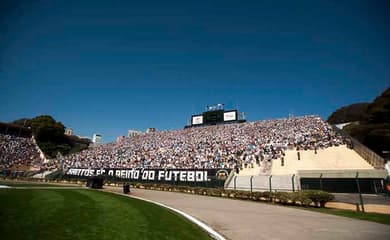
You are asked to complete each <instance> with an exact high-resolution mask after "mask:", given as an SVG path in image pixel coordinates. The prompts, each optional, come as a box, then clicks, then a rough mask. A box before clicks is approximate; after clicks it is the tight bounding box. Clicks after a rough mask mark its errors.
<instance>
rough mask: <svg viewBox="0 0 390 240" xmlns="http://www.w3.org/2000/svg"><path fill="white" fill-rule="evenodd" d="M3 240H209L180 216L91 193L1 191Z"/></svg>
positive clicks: (0, 225) (108, 195)
mask: <svg viewBox="0 0 390 240" xmlns="http://www.w3.org/2000/svg"><path fill="white" fill-rule="evenodd" d="M0 219H1V221H0V233H1V238H3V239H42V240H45V239H50V240H52V239H58V240H61V239H72V240H73V239H96V240H97V239H110V240H112V239H115V240H120V239H137V240H138V239H210V238H209V237H208V236H207V234H205V233H204V232H202V231H201V230H199V229H198V228H197V227H196V226H194V225H192V224H191V223H190V222H188V221H187V220H185V219H183V218H182V217H179V216H177V215H176V214H174V213H172V212H170V211H168V210H166V209H163V208H161V207H159V206H155V205H153V204H150V203H146V202H143V201H140V200H136V199H130V198H127V197H123V196H117V195H113V194H110V193H104V192H98V191H92V190H69V189H56V190H53V189H50V190H49V189H42V190H37V189H34V190H25V189H1V190H0Z"/></svg>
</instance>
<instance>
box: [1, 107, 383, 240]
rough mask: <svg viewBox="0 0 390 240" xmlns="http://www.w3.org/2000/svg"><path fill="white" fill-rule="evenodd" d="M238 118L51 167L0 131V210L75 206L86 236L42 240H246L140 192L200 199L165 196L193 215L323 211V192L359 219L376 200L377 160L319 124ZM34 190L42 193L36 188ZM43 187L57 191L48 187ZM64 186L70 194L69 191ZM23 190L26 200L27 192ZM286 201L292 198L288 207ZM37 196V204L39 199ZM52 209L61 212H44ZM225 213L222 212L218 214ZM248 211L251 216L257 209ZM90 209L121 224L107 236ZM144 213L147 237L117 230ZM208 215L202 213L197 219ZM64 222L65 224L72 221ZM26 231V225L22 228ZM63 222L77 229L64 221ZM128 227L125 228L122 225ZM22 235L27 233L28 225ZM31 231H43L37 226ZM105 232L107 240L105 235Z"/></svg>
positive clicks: (226, 114) (24, 137)
mask: <svg viewBox="0 0 390 240" xmlns="http://www.w3.org/2000/svg"><path fill="white" fill-rule="evenodd" d="M239 115H240V113H239V112H238V110H237V109H235V110H227V111H226V110H224V108H223V105H222V104H218V105H215V106H211V107H210V106H207V108H206V110H205V111H204V112H203V113H201V114H195V115H192V116H191V124H190V125H187V126H185V127H184V128H183V129H179V130H170V131H156V132H150V133H145V134H141V135H135V136H131V137H128V138H125V139H121V141H118V142H113V143H108V144H102V145H99V146H93V147H90V148H88V149H85V150H83V151H81V152H78V153H73V154H68V155H65V156H62V155H61V154H59V155H58V157H57V158H55V159H47V158H45V154H43V153H42V150H41V149H40V148H39V146H38V145H37V144H36V140H35V138H34V135H32V134H31V132H29V131H28V129H25V128H21V127H16V126H14V125H10V124H2V128H1V135H0V136H1V142H0V144H1V145H0V146H1V149H2V151H1V169H2V172H1V173H2V176H3V177H4V179H5V180H10V179H14V180H15V179H16V180H19V181H18V182H7V181H6V182H3V187H4V188H5V187H7V188H6V189H3V190H0V193H1V194H2V199H3V208H4V207H5V208H9V209H13V208H15V207H16V205H15V206H13V204H10V202H13V201H14V200H17V199H20V198H27V199H31V200H30V201H32V202H36V201H42V202H44V203H45V204H46V202H47V201H49V202H47V204H49V205H50V204H52V205H53V204H54V205H53V206H52V207H51V208H52V209H53V211H54V213H55V214H58V215H61V214H60V213H59V212H58V211H68V210H69V208H73V207H75V206H79V207H75V209H74V211H82V212H83V216H84V215H85V217H84V218H85V219H84V220H80V221H81V222H82V221H85V222H86V223H88V224H92V225H93V226H94V229H95V230H93V231H92V230H91V229H89V228H88V227H87V226H85V225H84V224H81V223H80V224H81V226H80V228H81V229H84V230H79V231H78V233H77V234H76V232H72V231H76V230H75V229H74V228H76V229H78V227H72V229H71V233H68V232H67V231H66V228H63V226H58V227H56V229H55V230H52V231H47V230H45V229H41V230H39V231H42V234H43V236H45V237H46V238H48V237H52V235H53V234H62V235H63V239H70V238H72V239H73V236H74V235H76V236H79V238H81V239H84V238H86V236H84V235H83V234H87V233H88V232H90V231H92V234H95V235H92V236H95V237H91V238H90V239H95V238H99V237H97V236H98V235H99V234H108V235H104V236H107V237H110V238H112V237H113V238H118V239H142V238H145V239H157V238H158V239H161V238H163V239H165V238H166V239H171V238H173V239H208V238H209V237H211V238H213V239H242V238H245V237H250V236H252V234H253V230H251V231H249V232H244V234H242V233H241V235H240V234H238V235H235V234H237V233H234V232H233V233H231V232H226V231H225V232H224V231H222V233H219V232H218V230H219V231H220V232H221V229H223V228H221V227H216V225H215V224H216V223H214V224H211V226H209V225H208V224H207V223H210V222H211V223H213V221H214V220H212V221H210V219H209V217H205V216H204V215H203V216H202V215H200V217H199V215H196V214H199V213H197V211H199V209H197V210H195V211H193V209H192V210H191V209H189V211H190V213H192V214H194V212H195V216H198V218H200V219H197V218H196V217H194V216H191V214H189V213H186V212H185V211H183V210H178V209H176V208H175V205H176V204H177V203H176V204H175V201H177V200H173V199H171V197H172V196H165V195H164V194H162V195H161V193H159V194H154V193H150V192H148V190H140V189H149V190H155V191H156V190H157V191H156V192H161V191H168V192H167V193H172V192H176V193H177V192H179V193H185V195H188V194H190V195H206V196H209V197H208V198H211V199H204V198H203V199H202V198H201V199H195V200H194V199H191V198H189V199H187V200H186V198H188V197H189V196H179V195H178V196H175V198H180V199H181V200H182V201H184V202H185V203H187V204H188V203H191V204H192V205H193V206H195V208H197V206H198V208H199V206H202V205H203V204H206V206H202V207H201V208H203V209H209V208H208V207H207V206H208V205H213V204H217V206H218V205H219V203H217V201H216V200H214V199H212V197H215V196H217V197H222V198H235V199H237V198H238V199H246V200H248V199H250V200H255V201H265V202H273V203H278V204H287V205H298V206H306V207H315V206H317V207H318V206H321V207H325V204H326V203H327V202H328V201H331V200H332V199H333V198H334V196H331V195H329V194H328V195H327V193H326V192H331V193H334V194H336V193H344V194H346V193H349V194H351V196H353V195H354V194H358V195H356V196H359V195H360V201H357V200H356V199H355V200H353V201H355V202H353V204H355V203H356V206H357V210H359V211H363V212H364V211H365V210H364V207H365V206H364V202H363V199H362V194H375V195H381V194H386V190H387V189H386V184H387V182H386V177H387V175H388V173H387V172H386V170H385V169H384V160H383V159H382V158H381V157H380V156H378V155H377V154H375V153H374V152H372V151H371V150H369V149H368V148H367V147H365V146H363V145H362V144H361V143H359V142H358V141H356V140H355V139H353V138H352V137H350V136H349V135H348V134H347V133H345V132H344V131H342V130H340V129H338V128H337V127H335V126H331V125H329V124H328V123H326V122H324V121H323V120H322V119H321V118H320V117H318V116H302V117H291V116H290V117H287V118H281V119H270V120H261V121H254V122H248V121H246V120H245V118H239V117H238V116H239ZM42 180H43V181H45V182H46V183H42ZM20 181H22V182H20ZM23 181H27V182H23ZM37 181H38V182H37ZM39 182H41V183H39ZM50 182H51V183H57V184H58V183H61V184H60V185H51V184H50ZM72 183H73V184H76V185H69V184H72ZM77 184H78V185H77ZM83 186H88V187H89V188H91V189H102V188H103V191H104V192H112V193H116V194H121V195H125V196H130V199H129V200H127V199H126V198H124V197H123V196H116V195H114V196H109V194H108V193H102V192H101V193H99V192H96V191H91V190H86V189H83V188H84V187H83ZM8 187H11V188H8ZM13 188H14V189H13ZM29 188H31V189H35V190H27V189H29ZM22 189H24V190H22ZM28 191H31V193H28ZM139 191H141V192H139ZM142 191H146V192H142ZM310 191H312V192H311V194H312V195H310V196H309V195H307V194H308V193H309V192H310ZM313 191H317V192H313ZM305 192H306V195H307V196H308V197H307V198H304V197H303V196H305V195H304V194H302V193H305ZM293 194H295V195H294V196H295V197H292V196H293ZM316 194H317V195H318V196H317V198H318V199H316V196H315V195H316ZM35 195H36V196H35ZM57 195H58V196H61V197H60V198H61V199H65V200H66V201H68V202H69V203H68V204H69V205H63V204H61V203H60V202H57V201H59V199H57V198H58V196H57ZM42 196H45V197H44V198H43V199H40V198H42ZM56 196H57V197H56ZM45 198H47V199H45ZM78 198H81V199H82V200H81V202H77V201H78V200H77V199H78ZM206 198H207V197H206ZM11 199H12V200H11ZM37 199H38V200H37ZM39 199H40V200H39ZM86 199H87V200H86ZM97 199H101V200H97ZM4 200H5V202H4ZM7 201H10V202H7ZM18 201H19V200H18ZM84 201H86V202H84ZM96 201H102V202H96ZM115 201H119V202H120V203H118V202H115ZM218 201H221V200H218ZM367 201H369V200H367ZM16 202H17V201H16ZM213 202H216V203H213ZM56 204H59V205H60V206H61V207H54V206H55V205H56ZM85 204H87V205H85ZM89 204H92V205H91V206H89ZM115 204H117V205H118V204H119V205H118V206H117V207H118V208H113V206H114V205H115ZM172 204H173V205H172ZM180 204H184V203H182V202H181V203H179V206H181V208H182V209H183V208H184V209H187V210H188V208H186V207H185V205H186V204H184V205H180ZM231 204H232V203H223V205H226V206H229V205H231ZM240 204H244V205H245V204H247V205H248V207H249V206H251V204H252V203H250V202H248V203H240ZM317 204H318V205H317ZM95 205H96V206H95ZM234 205H235V204H233V206H234ZM92 206H94V207H92ZM115 206H116V205H115ZM217 206H215V207H217ZM29 207H31V208H33V209H36V211H45V210H44V209H46V206H45V208H44V209H41V208H42V206H40V205H36V203H31V205H29ZM235 207H237V206H235ZM239 207H242V206H239ZM251 207H252V208H255V209H257V208H258V206H251ZM263 207H264V206H263ZM57 208H60V209H61V208H63V210H60V209H57ZM85 208H86V209H87V210H85ZM90 208H91V209H92V210H93V211H99V212H100V211H103V212H106V211H108V212H110V211H112V212H118V211H119V212H118V213H116V214H117V215H116V217H114V218H113V219H110V221H118V222H121V224H118V226H116V229H117V230H114V229H110V230H107V229H105V227H104V223H106V224H107V222H106V221H107V220H106V218H109V217H107V216H106V215H107V213H99V215H98V216H96V217H98V219H99V220H95V221H93V223H90V218H91V216H92V215H93V211H92V210H91V209H90ZM139 208H140V209H144V210H143V211H142V212H139V211H137V213H134V212H132V211H134V209H139ZM249 208H250V207H249ZM265 208H267V207H265ZM367 208H368V204H367V202H366V209H367ZM39 209H41V210H39ZM81 209H82V210H81ZM151 209H155V210H153V211H156V212H155V213H154V214H155V215H156V216H150V217H151V219H149V218H148V219H147V220H146V221H147V223H145V224H152V225H153V227H152V229H153V230H152V232H151V233H150V234H151V235H148V234H147V232H148V231H149V230H147V232H145V231H142V229H143V227H141V226H140V225H139V224H138V223H137V224H135V223H132V222H131V221H134V220H136V219H133V217H126V218H127V220H124V219H122V218H120V215H121V214H124V215H126V216H127V215H129V214H130V215H134V216H137V217H135V218H142V219H144V217H145V215H148V214H147V212H149V211H152V210H151ZM368 210H369V209H368ZM3 211H5V212H6V215H7V210H5V209H3ZM84 211H86V212H85V213H84ZM123 211H129V212H128V213H127V212H123ZM145 211H147V212H145ZM222 211H227V210H222ZM263 211H264V210H263ZM266 211H269V210H266ZM210 212H211V209H209V213H207V214H206V215H209V214H210ZM8 214H10V213H8ZM69 214H71V213H69ZM74 214H75V215H74V216H76V215H78V214H76V213H74ZM234 214H237V213H234ZM130 215H129V216H130ZM160 215H161V217H162V218H164V219H165V220H164V221H166V223H165V224H163V225H161V223H160V222H155V220H156V219H154V218H161V217H158V216H160ZM227 216H229V215H227ZM41 217H42V218H43V219H42V221H43V222H45V221H49V220H48V219H50V218H48V219H45V215H44V216H41ZM41 217H39V218H41ZM235 217H238V216H235ZM7 218H10V219H11V221H10V223H8V225H3V226H2V228H3V229H2V230H3V231H2V232H5V234H6V236H18V235H17V234H16V233H15V231H16V230H17V229H18V227H19V228H21V226H17V227H16V228H15V226H14V225H12V224H11V223H12V220H13V221H18V220H17V219H16V218H21V219H23V218H26V216H22V214H21V215H20V216H19V215H16V216H12V215H9V216H7ZM12 218H14V219H12ZM71 219H72V218H71ZM325 219H326V217H325ZM26 221H27V222H28V218H27V219H26ZM50 221H52V220H50ZM72 221H77V222H78V221H79V220H76V219H72ZM128 221H130V223H127V222H128ZM60 222H61V221H60ZM204 222H205V223H206V224H205V223H204ZM222 223H223V221H222ZM10 224H11V225H10ZM46 224H49V223H46ZM102 224H103V225H102ZM108 224H111V222H109V223H108ZM127 224H129V226H132V229H133V230H132V231H128V230H125V229H127V227H126V225H127ZM141 225H142V224H141ZM168 225H175V226H177V227H178V228H180V229H181V231H180V232H179V233H173V232H172V229H171V227H168ZM179 225H180V227H179ZM352 225H353V224H352ZM88 226H90V225H88ZM195 226H196V227H195ZM217 226H218V225H217ZM28 227H30V228H31V227H33V228H35V226H34V224H33V223H30V225H29V226H28ZM28 227H27V229H28ZM37 227H38V228H44V226H40V225H38V226H37ZM376 227H378V226H376ZM380 227H382V226H380ZM214 228H216V229H214ZM336 228H337V227H335V229H336ZM351 228H352V229H355V228H356V229H355V230H354V231H358V230H357V229H358V228H357V226H351ZM96 229H105V230H104V231H103V230H96ZM134 229H135V230H134ZM19 231H20V233H21V234H24V232H25V229H23V230H20V229H19V230H18V231H16V232H19ZM46 231H47V233H45V232H46ZM107 231H111V232H112V233H106V232H107ZM381 231H382V233H381V234H384V235H383V236H385V235H387V234H388V228H384V229H382V230H381ZM335 233H336V232H334V231H329V232H326V234H327V235H326V236H328V237H329V236H332V234H335ZM45 234H47V236H46V235H45ZM78 234H80V235H78ZM118 234H119V235H118ZM127 234H128V235H127ZM172 234H173V235H172ZM381 234H378V239H380V238H382V237H383V236H382V235H381ZM267 236H268V237H270V236H273V235H272V234H271V235H269V234H268V235H267ZM302 236H305V234H303V235H302ZM350 236H352V235H345V236H343V238H349V237H350ZM19 237H21V236H19ZM19 237H16V239H18V238H19ZM36 237H41V236H40V235H35V234H32V235H31V239H34V238H36ZM45 237H44V238H45ZM102 239H104V238H102Z"/></svg>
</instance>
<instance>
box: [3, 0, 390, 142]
mask: <svg viewBox="0 0 390 240" xmlns="http://www.w3.org/2000/svg"><path fill="white" fill-rule="evenodd" d="M389 12H390V2H389V1H386V0H383V1H380V0H376V1H371V0H367V1H358V0H350V1H343V0H340V1H339V0H337V1H331V0H326V1H321V0H318V1H312V0H307V1H306V0H298V1H227V0H224V1H168V0H167V1H147V0H146V1H115V0H110V1H97V0H93V1H78V0H77V1H71V0H69V1H55V0H53V1H50V0H47V1H30V0H28V1H23V0H18V1H13V0H2V1H0V103H1V104H0V122H10V121H13V120H16V119H19V118H24V117H28V118H32V117H35V116H38V115H51V116H53V117H54V118H55V119H56V120H57V121H61V122H62V123H63V124H64V125H65V126H66V127H69V128H72V129H73V130H74V133H75V134H77V135H81V136H88V137H91V136H92V134H93V133H100V134H102V135H103V141H104V142H111V141H114V140H115V139H116V138H117V137H118V136H120V135H126V134H127V130H128V129H134V130H140V131H145V130H146V128H148V127H155V128H157V129H158V130H170V129H181V128H183V127H184V126H185V125H186V124H188V122H189V119H190V117H191V115H193V114H197V113H201V112H203V111H204V110H205V106H206V105H213V104H217V103H224V104H225V109H238V110H239V111H241V112H245V113H246V116H247V120H248V121H255V120H263V119H273V118H281V117H287V116H288V115H289V114H293V115H295V116H301V115H311V114H315V115H319V116H321V117H322V118H323V119H326V118H327V117H328V116H329V115H330V114H331V113H332V112H333V111H334V110H336V109H337V108H339V107H341V106H345V105H349V104H352V103H357V102H370V101H372V100H373V99H374V98H375V97H376V96H377V95H379V94H380V93H381V92H382V91H384V90H385V89H386V88H387V87H389V86H390V14H388V13H389Z"/></svg>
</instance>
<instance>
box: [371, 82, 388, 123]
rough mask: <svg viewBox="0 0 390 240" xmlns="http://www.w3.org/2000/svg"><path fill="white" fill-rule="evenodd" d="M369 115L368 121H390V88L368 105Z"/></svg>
mask: <svg viewBox="0 0 390 240" xmlns="http://www.w3.org/2000/svg"><path fill="white" fill-rule="evenodd" d="M367 115H368V119H367V121H368V123H390V88H388V89H386V90H385V91H384V92H383V93H382V94H381V95H380V96H378V97H377V98H376V99H375V100H374V102H373V103H371V104H370V105H369V106H368V109H367Z"/></svg>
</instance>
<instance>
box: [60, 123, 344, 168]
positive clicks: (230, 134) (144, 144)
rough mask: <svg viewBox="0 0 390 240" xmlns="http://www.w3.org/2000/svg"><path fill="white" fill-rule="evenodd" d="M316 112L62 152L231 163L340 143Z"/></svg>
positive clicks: (138, 161)
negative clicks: (301, 115) (309, 114)
mask: <svg viewBox="0 0 390 240" xmlns="http://www.w3.org/2000/svg"><path fill="white" fill-rule="evenodd" d="M343 143H344V142H343V139H342V137H340V136H338V135H336V133H335V132H334V131H333V130H332V128H331V126H330V125H328V124H327V123H325V122H324V121H322V120H321V119H320V118H319V117H317V116H305V117H297V118H284V119H277V120H266V121H257V122H247V123H240V124H227V125H216V126H206V127H195V128H187V129H184V130H174V131H162V132H155V133H149V134H145V135H138V136H134V137H130V138H126V139H125V140H123V141H121V142H118V143H110V144H105V145H101V146H98V147H95V148H90V149H88V150H85V151H82V152H80V153H77V154H72V155H68V156H65V157H64V159H63V164H64V167H79V168H235V167H242V166H247V165H249V166H253V165H254V164H260V163H261V162H263V161H267V162H270V161H271V159H277V158H280V157H282V156H283V155H284V151H285V150H287V149H298V150H315V149H319V148H326V147H330V146H337V145H340V144H343Z"/></svg>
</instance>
